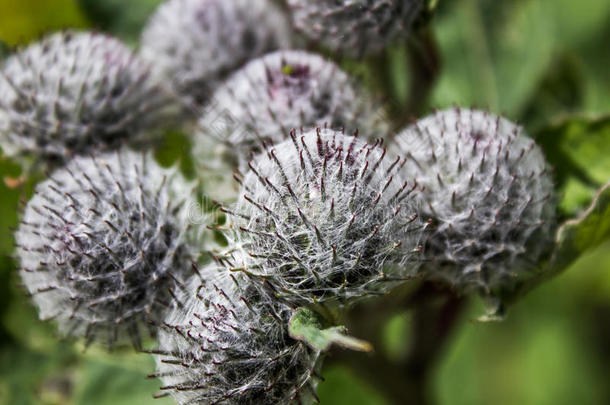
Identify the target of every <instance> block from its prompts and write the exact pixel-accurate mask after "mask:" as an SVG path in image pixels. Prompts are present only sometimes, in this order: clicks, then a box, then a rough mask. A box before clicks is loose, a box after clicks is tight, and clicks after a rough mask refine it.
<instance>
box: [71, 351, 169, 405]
mask: <svg viewBox="0 0 610 405" xmlns="http://www.w3.org/2000/svg"><path fill="white" fill-rule="evenodd" d="M153 370H154V361H152V358H151V357H150V356H145V355H136V354H130V353H121V354H117V355H109V354H108V353H101V352H100V353H99V355H95V354H93V355H90V354H87V355H86V356H85V358H84V361H83V365H82V367H81V368H80V370H79V371H80V378H79V381H78V387H76V390H75V393H74V400H73V403H72V404H73V405H91V404H95V405H150V404H153V405H170V404H173V403H174V402H173V401H172V400H171V399H170V398H161V399H153V395H154V394H156V393H157V392H158V390H159V387H160V386H161V383H160V382H159V381H158V380H154V379H147V378H146V376H147V375H148V374H151V373H152V372H153Z"/></svg>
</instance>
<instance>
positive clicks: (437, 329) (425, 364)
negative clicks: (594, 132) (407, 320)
mask: <svg viewBox="0 0 610 405" xmlns="http://www.w3.org/2000/svg"><path fill="white" fill-rule="evenodd" d="M392 299H393V298H391V297H390V298H386V299H385V300H381V301H380V302H379V303H377V302H376V303H375V304H374V305H368V306H359V307H356V308H355V309H354V310H353V311H352V313H351V314H350V316H349V319H348V326H349V327H350V333H352V334H353V335H354V336H357V337H359V338H364V339H366V340H368V341H370V342H374V345H375V347H380V345H381V343H382V342H381V336H380V332H381V331H382V330H383V325H384V324H385V322H386V321H387V320H388V318H389V317H390V316H391V315H392V314H393V312H389V311H387V308H392V307H391V306H388V305H387V304H388V301H389V300H392ZM403 304H404V305H403V306H402V309H405V306H406V307H407V308H409V309H412V310H413V311H414V312H413V315H414V316H413V336H412V339H411V342H412V343H411V346H410V348H409V354H408V356H406V358H405V359H404V360H402V361H398V360H396V359H394V360H392V359H387V358H386V357H384V356H383V355H382V354H381V353H371V354H369V355H363V354H362V353H353V352H349V351H345V350H333V351H332V352H331V356H330V358H329V361H331V362H339V363H342V364H345V365H347V366H348V367H350V368H351V369H352V370H353V371H354V372H356V374H357V375H358V376H359V377H360V378H362V379H364V380H365V381H367V382H369V383H370V384H372V385H373V386H374V387H375V388H377V389H378V391H379V392H380V393H382V394H384V395H385V396H386V398H387V400H388V401H390V403H391V404H395V405H411V404H412V405H428V404H432V403H434V401H433V398H432V396H431V394H430V390H429V388H430V387H429V376H430V372H431V370H432V369H433V367H434V366H435V364H436V361H437V360H438V358H439V356H440V355H441V354H442V351H443V349H444V348H445V347H446V343H447V341H448V339H449V337H450V336H451V335H452V332H453V330H454V329H455V327H456V326H457V325H458V320H459V319H460V314H461V313H462V309H463V307H464V305H463V304H464V299H463V298H461V297H456V296H455V295H454V294H453V293H451V292H449V291H447V290H444V289H439V288H438V287H437V286H435V285H432V284H429V283H424V284H422V285H421V287H420V288H419V289H418V290H417V291H416V292H415V293H413V294H411V295H410V296H408V297H407V298H406V299H405V300H404V301H403ZM394 308H395V307H394Z"/></svg>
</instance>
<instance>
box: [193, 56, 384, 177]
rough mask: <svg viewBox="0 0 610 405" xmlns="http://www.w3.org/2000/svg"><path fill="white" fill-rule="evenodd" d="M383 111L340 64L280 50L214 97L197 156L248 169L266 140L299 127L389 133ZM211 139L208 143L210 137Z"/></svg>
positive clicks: (254, 64) (198, 141)
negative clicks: (212, 154) (212, 152)
mask: <svg viewBox="0 0 610 405" xmlns="http://www.w3.org/2000/svg"><path fill="white" fill-rule="evenodd" d="M384 118H385V117H384V114H383V113H382V110H381V108H379V106H377V105H375V103H373V102H372V101H371V97H370V96H367V95H366V94H365V93H363V89H362V88H360V87H359V86H357V85H356V83H355V82H354V80H353V79H351V78H350V77H349V76H348V75H347V74H346V73H344V72H343V71H342V70H341V69H340V68H339V67H338V66H337V65H336V64H334V63H332V62H330V61H327V60H325V59H324V58H322V57H321V56H319V55H316V54H312V53H307V52H303V51H278V52H275V53H271V54H268V55H266V56H264V57H262V58H259V59H256V60H254V61H252V62H250V63H249V64H247V65H246V66H245V67H244V68H243V69H241V70H240V71H238V72H236V73H235V74H233V76H231V77H230V78H229V79H228V80H227V82H226V83H224V84H223V85H222V86H221V87H220V88H218V90H217V91H216V92H215V93H214V96H213V97H212V102H211V103H210V105H209V107H208V109H207V111H206V112H205V113H204V115H203V116H202V118H201V119H200V121H199V128H200V130H199V134H198V135H197V137H196V139H195V142H194V156H195V157H196V159H197V160H199V161H201V162H206V161H209V160H210V159H206V157H207V156H210V150H214V148H215V147H216V149H220V151H219V152H217V153H219V154H220V155H221V156H222V157H223V158H224V159H225V160H228V161H230V162H233V164H234V165H239V166H240V167H241V168H244V167H246V165H247V162H248V160H249V159H250V152H251V151H253V150H254V151H256V150H260V149H261V148H262V143H263V142H267V143H269V142H274V143H278V142H281V141H283V140H284V139H287V138H288V133H289V132H290V130H291V129H293V128H314V127H315V126H323V125H325V124H326V125H328V126H329V127H331V128H336V129H341V128H344V129H345V131H346V132H348V133H352V132H353V131H355V130H357V129H358V130H360V132H361V133H363V134H367V135H368V136H370V137H372V138H376V139H379V138H384V137H385V136H386V135H387V133H388V130H389V128H388V126H387V125H386V124H385V120H384ZM206 138H207V139H206Z"/></svg>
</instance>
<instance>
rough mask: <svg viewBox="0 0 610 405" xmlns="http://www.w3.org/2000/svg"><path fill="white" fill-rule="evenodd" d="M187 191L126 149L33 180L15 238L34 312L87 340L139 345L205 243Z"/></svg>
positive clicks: (172, 172) (170, 172) (175, 177)
mask: <svg viewBox="0 0 610 405" xmlns="http://www.w3.org/2000/svg"><path fill="white" fill-rule="evenodd" d="M192 188H193V185H192V184H188V183H186V182H185V181H184V180H183V179H182V178H181V177H180V176H179V174H178V173H177V170H176V169H167V170H166V169H162V168H161V167H159V166H158V165H157V164H156V163H155V162H154V161H153V160H152V156H150V155H143V154H138V153H136V152H131V151H126V150H124V151H121V152H116V153H109V154H104V155H100V156H97V157H93V158H84V157H82V158H76V159H74V160H72V161H71V162H70V163H69V164H68V165H67V166H66V167H65V168H63V169H59V170H57V171H55V172H54V173H53V174H52V175H51V177H50V178H49V179H48V180H46V181H44V182H42V183H41V184H39V185H38V186H37V187H36V193H35V195H34V197H33V198H32V199H31V200H30V201H29V203H28V204H27V206H26V208H25V212H24V214H23V218H22V221H21V224H20V226H19V229H18V230H17V232H16V243H17V256H18V259H19V262H20V267H21V270H20V274H21V277H22V279H23V281H24V284H25V286H26V287H27V289H28V291H29V292H30V293H31V294H32V295H33V299H34V302H35V304H36V306H37V307H38V309H39V313H40V318H41V319H45V320H46V319H54V320H56V321H57V323H58V325H59V329H60V331H61V332H62V333H63V334H66V335H73V336H84V337H85V339H86V342H87V343H89V342H92V341H94V340H97V341H101V342H102V343H105V344H108V345H114V344H115V343H116V342H118V343H124V342H125V341H128V340H131V342H132V343H133V344H134V345H135V346H139V344H140V339H141V337H140V335H141V334H142V333H143V332H145V331H146V328H147V327H148V325H147V322H148V321H152V322H153V323H158V322H159V321H161V320H162V317H163V313H164V310H165V309H164V306H163V304H165V305H167V304H169V301H170V299H171V294H172V293H171V290H175V289H176V288H179V286H180V283H181V281H180V280H185V279H186V278H187V276H189V275H190V274H191V273H192V262H191V261H192V260H195V259H196V258H197V253H198V251H199V249H200V248H202V247H201V246H199V245H198V242H197V241H198V240H199V237H198V236H197V230H194V229H190V228H189V225H188V218H187V209H188V207H189V206H190V205H191V204H190V202H191V201H192V200H191V195H192ZM150 329H151V330H152V331H154V329H153V328H152V327H150Z"/></svg>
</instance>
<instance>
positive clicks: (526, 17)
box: [432, 0, 610, 120]
mask: <svg viewBox="0 0 610 405" xmlns="http://www.w3.org/2000/svg"><path fill="white" fill-rule="evenodd" d="M436 17H437V18H435V20H434V22H433V28H434V30H435V32H436V35H437V37H438V41H439V45H440V48H441V53H442V59H443V63H444V71H443V76H442V77H441V78H440V80H439V83H438V85H437V87H436V89H435V92H434V95H433V100H432V102H433V105H434V106H436V107H439V108H444V107H448V106H451V105H453V104H455V103H457V104H458V105H462V106H470V105H475V106H483V107H487V108H490V109H491V110H492V111H494V112H498V113H500V112H501V113H504V114H506V115H507V116H508V117H510V118H512V119H515V120H516V119H520V118H521V117H522V114H523V113H524V112H525V113H527V108H528V107H529V106H531V100H532V98H536V97H537V95H536V92H537V91H538V89H539V87H540V83H542V81H544V80H545V77H546V76H547V75H548V74H547V73H548V72H549V70H552V69H553V68H554V66H553V65H554V64H555V63H556V62H557V59H556V55H562V54H569V55H570V57H571V58H573V59H574V62H575V64H576V65H578V66H580V67H581V68H582V71H581V72H577V73H578V75H579V76H578V80H579V81H580V82H579V83H578V86H579V87H580V88H583V89H584V94H582V99H581V100H579V103H578V104H579V105H578V107H579V111H587V112H595V113H602V112H603V111H607V106H608V103H610V76H608V74H607V67H608V65H609V63H610V53H608V52H607V39H606V38H607V37H608V34H609V33H610V28H608V24H606V23H605V21H608V18H609V17H610V2H608V1H607V0H582V1H579V2H574V1H572V0H536V1H516V2H506V1H497V0H456V1H441V2H439V6H438V13H437V16H436ZM602 27H605V28H602Z"/></svg>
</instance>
